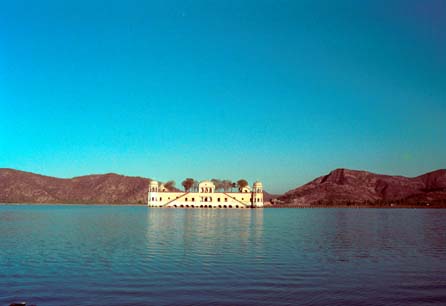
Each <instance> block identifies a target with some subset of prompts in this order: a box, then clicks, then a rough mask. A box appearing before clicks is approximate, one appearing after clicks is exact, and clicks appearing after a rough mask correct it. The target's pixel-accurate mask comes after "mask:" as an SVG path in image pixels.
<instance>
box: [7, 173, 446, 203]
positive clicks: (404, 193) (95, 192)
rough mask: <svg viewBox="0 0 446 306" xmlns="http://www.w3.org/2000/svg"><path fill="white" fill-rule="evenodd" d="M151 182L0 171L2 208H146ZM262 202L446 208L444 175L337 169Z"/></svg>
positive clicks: (105, 176)
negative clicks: (67, 205) (62, 205)
mask: <svg viewBox="0 0 446 306" xmlns="http://www.w3.org/2000/svg"><path fill="white" fill-rule="evenodd" d="M149 182H150V179H149V178H143V177H132V176H124V175H119V174H115V173H108V174H94V175H86V176H79V177H74V178H69V179H66V178H56V177H51V176H44V175H40V174H35V173H31V172H24V171H19V170H14V169H6V168H3V169H1V168H0V203H82V204H88V203H97V204H145V203H147V192H148V185H149ZM264 198H265V201H270V200H271V199H273V198H276V199H278V200H279V201H278V203H281V204H284V205H293V206H294V205H295V206H317V205H322V206H336V205H343V204H364V203H366V204H374V203H383V202H388V203H393V202H404V203H407V204H417V203H426V202H428V203H435V202H442V203H443V204H446V170H445V169H441V170H436V171H433V172H429V173H426V174H423V175H420V176H417V177H414V178H409V177H404V176H392V175H383V174H375V173H371V172H367V171H358V170H349V169H336V170H333V171H332V172H330V173H329V174H327V175H324V176H321V177H318V178H316V179H315V180H313V181H311V182H309V183H307V184H305V185H303V186H301V187H298V188H295V189H293V190H290V191H288V192H286V193H285V194H283V195H273V194H269V193H268V192H266V191H264Z"/></svg>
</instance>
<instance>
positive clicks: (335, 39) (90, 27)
mask: <svg viewBox="0 0 446 306" xmlns="http://www.w3.org/2000/svg"><path fill="white" fill-rule="evenodd" d="M444 29H446V2H444V1H441V0H438V1H411V0H405V1H279V0H271V1H261V0H256V1H249V0H245V1H229V0H228V1H200V0H194V1H186V0H185V1H168V0H163V1H96V0H89V1H80V0H77V1H45V0H42V1H20V0H17V1H5V0H0V167H8V168H16V169H20V170H25V171H32V172H38V173H42V174H46V175H54V176H60V177H72V176H78V175H84V174H90V173H107V172H116V173H121V174H125V175H138V176H147V177H152V178H155V179H158V180H169V179H174V180H176V181H177V184H178V185H179V183H180V182H181V180H182V179H184V178H185V177H194V178H196V179H205V178H213V177H219V178H229V179H233V180H236V179H239V178H246V179H248V180H249V181H250V182H252V181H253V180H256V179H259V180H262V181H263V182H264V184H265V186H266V189H267V190H269V191H271V192H284V191H287V190H289V189H291V188H294V187H296V186H298V185H301V184H303V183H305V182H307V181H309V180H311V179H313V178H315V177H317V176H320V175H323V174H325V173H327V172H329V171H330V170H332V169H335V168H338V167H345V168H353V169H364V170H369V171H373V172H379V173H387V174H401V175H407V176H416V175H419V174H422V173H424V172H427V171H430V170H434V169H438V168H445V167H446V162H445V160H446V159H445V156H446V34H445V32H444Z"/></svg>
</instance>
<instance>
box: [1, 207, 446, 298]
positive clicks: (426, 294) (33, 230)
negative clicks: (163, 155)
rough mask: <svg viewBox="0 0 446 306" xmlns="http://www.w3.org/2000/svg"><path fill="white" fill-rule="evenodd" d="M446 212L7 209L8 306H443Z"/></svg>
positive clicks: (4, 275)
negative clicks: (19, 304) (16, 304)
mask: <svg viewBox="0 0 446 306" xmlns="http://www.w3.org/2000/svg"><path fill="white" fill-rule="evenodd" d="M445 221H446V210H410V209H408V210H405V209H398V210H386V209H381V210H380V209H376V210H375V209H265V210H262V209H258V210H248V209H246V210H236V209H234V210H229V209H228V210H218V209H149V208H146V207H136V206H133V207H122V206H121V207H116V206H113V207H108V206H93V207H91V206H90V207H89V206H44V205H41V206H36V205H33V206H31V205H29V206H8V205H7V206H0V233H1V235H2V236H1V239H0V305H9V304H8V303H11V302H13V301H22V300H27V301H28V302H30V303H34V304H37V305H49V306H52V305H58V306H60V305H130V304H131V305H155V304H156V305H200V304H201V305H208V304H215V305H432V304H438V305H442V304H444V302H445V299H446V276H445V275H446V265H445V264H444V263H445V261H446V222H445Z"/></svg>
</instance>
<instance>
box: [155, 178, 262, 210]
mask: <svg viewBox="0 0 446 306" xmlns="http://www.w3.org/2000/svg"><path fill="white" fill-rule="evenodd" d="M148 206H149V207H170V208H172V207H181V208H261V207H263V186H262V183H261V182H255V183H254V185H253V187H252V189H251V188H250V187H249V186H246V187H244V188H242V189H239V190H238V192H216V191H215V185H214V183H212V182H211V181H202V182H201V183H199V184H198V188H195V189H194V190H193V191H192V192H190V191H187V192H172V191H168V190H167V189H166V188H164V185H162V184H161V185H160V184H158V182H157V181H151V182H150V185H149V194H148Z"/></svg>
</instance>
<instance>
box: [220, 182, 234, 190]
mask: <svg viewBox="0 0 446 306" xmlns="http://www.w3.org/2000/svg"><path fill="white" fill-rule="evenodd" d="M221 186H222V188H223V190H224V192H228V191H229V190H231V188H232V182H231V181H230V180H223V181H222V182H221Z"/></svg>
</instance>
